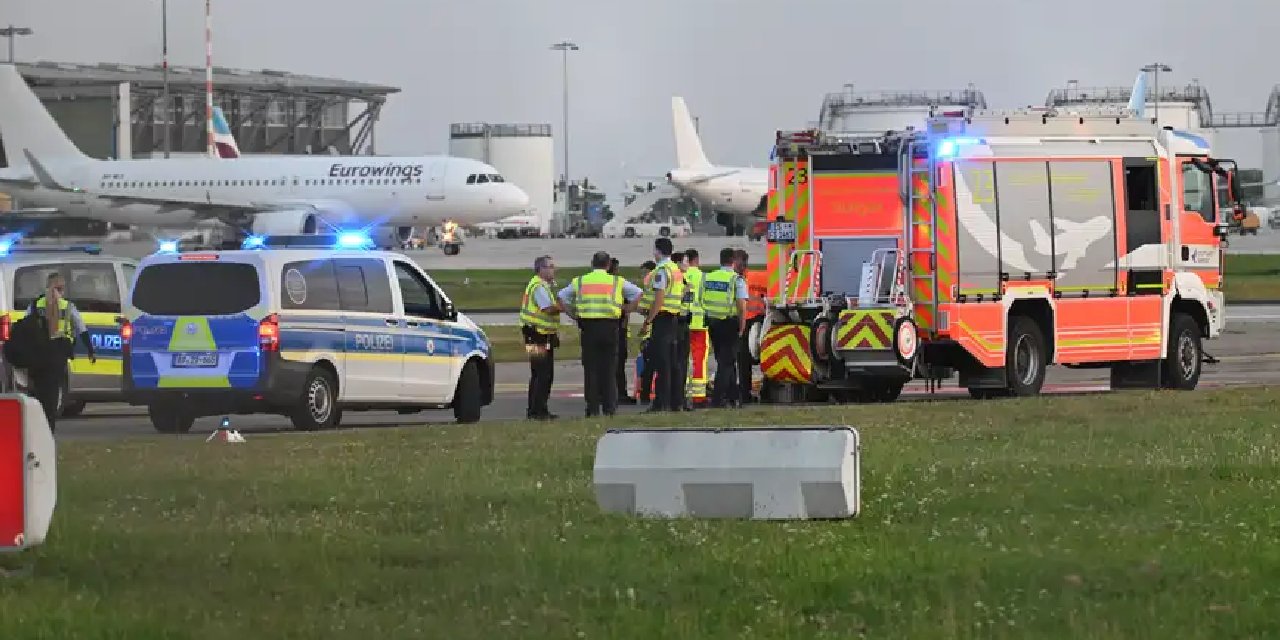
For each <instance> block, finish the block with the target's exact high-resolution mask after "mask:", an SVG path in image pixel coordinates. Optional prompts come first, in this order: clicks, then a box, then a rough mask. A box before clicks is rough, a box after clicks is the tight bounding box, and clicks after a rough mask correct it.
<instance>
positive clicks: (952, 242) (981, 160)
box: [751, 109, 1241, 402]
mask: <svg viewBox="0 0 1280 640" xmlns="http://www.w3.org/2000/svg"><path fill="white" fill-rule="evenodd" d="M774 154H775V158H776V160H775V162H774V164H773V166H772V167H771V168H770V170H771V171H770V173H771V176H770V190H769V195H768V199H769V219H770V220H769V226H768V229H767V230H766V239H767V241H768V243H769V245H768V246H769V249H768V279H769V280H768V301H769V304H768V312H767V313H766V314H765V319H764V321H763V324H762V326H761V328H760V329H759V331H758V332H755V334H754V335H756V336H758V337H757V338H755V340H756V343H755V344H753V345H751V346H752V351H753V352H754V353H755V355H756V356H757V359H758V361H759V363H760V369H761V373H762V375H763V377H764V384H763V388H762V398H763V399H764V400H766V401H770V402H798V401H814V400H825V399H835V400H838V401H857V402H891V401H893V400H895V399H897V398H898V396H899V394H900V393H901V391H902V388H903V386H904V385H905V384H906V383H908V382H910V381H912V380H926V381H929V383H930V387H931V388H932V387H933V385H934V384H936V383H938V382H940V381H941V380H943V379H949V378H954V377H957V376H958V378H959V380H958V383H959V385H960V386H963V387H966V388H967V389H968V391H969V393H970V395H972V396H973V397H975V398H984V399H985V398H994V397H1002V396H1031V395H1036V394H1038V393H1039V392H1040V390H1041V388H1042V385H1043V384H1044V379H1045V371H1046V367H1047V366H1048V365H1050V364H1057V365H1062V366H1066V367H1077V368H1106V369H1110V374H1111V385H1112V388H1173V389H1193V388H1195V387H1196V385H1197V382H1198V380H1199V377H1200V373H1201V368H1202V365H1203V362H1204V360H1205V356H1204V352H1203V349H1202V340H1205V339H1212V338H1216V337H1218V336H1219V335H1220V334H1221V333H1222V330H1223V324H1224V319H1225V314H1224V306H1225V301H1224V298H1223V294H1222V281H1223V272H1222V268H1223V248H1224V247H1225V246H1226V240H1225V239H1226V236H1227V234H1228V232H1229V222H1228V220H1229V218H1230V217H1231V212H1230V211H1228V210H1225V209H1227V208H1228V207H1234V208H1236V209H1237V210H1238V209H1239V207H1240V206H1241V205H1240V204H1239V202H1240V197H1239V183H1238V181H1237V180H1236V172H1237V169H1236V166H1235V163H1234V162H1233V161H1231V160H1224V159H1215V158H1213V157H1212V156H1211V154H1210V149H1209V144H1208V143H1207V141H1205V140H1204V139H1203V138H1201V137H1200V136H1197V135H1195V134H1193V133H1188V132H1185V131H1179V130H1174V129H1173V128H1171V127H1163V128H1162V127H1160V126H1158V125H1156V124H1154V123H1153V122H1152V121H1151V120H1149V119H1140V118H1136V117H1133V116H1132V113H1131V112H1129V111H1127V110H1116V111H1102V110H1098V109H1095V110H1092V111H1084V110H1079V111H1074V110H1073V111H1069V112H1068V111H1063V110H1056V111H1055V110H1034V111H1031V110H1029V111H1009V112H1002V111H976V112H973V113H972V114H969V115H955V114H944V115H933V116H930V117H929V118H928V119H927V121H926V123H925V127H924V129H923V130H915V129H908V130H906V131H901V132H889V133H886V134H885V135H882V136H876V137H846V136H840V135H834V134H830V133H825V132H821V131H817V130H809V131H796V132H778V135H777V140H776V146H775V149H774ZM1219 184H1222V185H1225V186H1226V189H1224V191H1225V192H1226V193H1228V194H1229V195H1228V196H1227V198H1226V200H1228V202H1224V203H1219V201H1218V197H1217V191H1216V189H1217V186H1218V185H1219Z"/></svg>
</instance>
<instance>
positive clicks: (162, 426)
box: [147, 404, 196, 433]
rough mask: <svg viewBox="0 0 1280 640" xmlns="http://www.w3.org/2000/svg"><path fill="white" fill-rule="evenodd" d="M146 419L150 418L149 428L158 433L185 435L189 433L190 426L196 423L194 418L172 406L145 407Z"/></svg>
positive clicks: (176, 406) (178, 407)
mask: <svg viewBox="0 0 1280 640" xmlns="http://www.w3.org/2000/svg"><path fill="white" fill-rule="evenodd" d="M147 417H149V418H151V426H152V427H155V430H156V431H159V432H160V433H186V432H188V431H191V425H193V424H195V421H196V418H195V416H193V415H189V414H187V413H184V412H183V411H182V408H181V407H180V406H178V405H172V404H151V405H147Z"/></svg>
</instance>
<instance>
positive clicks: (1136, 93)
mask: <svg viewBox="0 0 1280 640" xmlns="http://www.w3.org/2000/svg"><path fill="white" fill-rule="evenodd" d="M1146 106H1147V72H1145V71H1139V72H1138V78H1137V79H1136V80H1134V81H1133V91H1132V92H1130V94H1129V108H1130V109H1132V110H1133V113H1134V115H1136V116H1138V117H1139V118H1141V117H1142V112H1143V111H1145V110H1146Z"/></svg>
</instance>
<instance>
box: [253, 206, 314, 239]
mask: <svg viewBox="0 0 1280 640" xmlns="http://www.w3.org/2000/svg"><path fill="white" fill-rule="evenodd" d="M316 227H317V225H316V214H315V212H314V211H310V210H307V209H302V210H296V211H295V210H281V211H263V212H262V213H259V214H257V215H255V216H254V217H253V225H252V232H253V234H254V235H257V236H272V235H299V234H312V233H316V231H317V229H316Z"/></svg>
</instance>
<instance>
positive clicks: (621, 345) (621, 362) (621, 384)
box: [607, 258, 636, 404]
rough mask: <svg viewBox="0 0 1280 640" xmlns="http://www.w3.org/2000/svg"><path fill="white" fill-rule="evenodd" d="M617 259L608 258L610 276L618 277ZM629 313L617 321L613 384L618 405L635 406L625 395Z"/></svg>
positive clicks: (627, 394) (634, 401) (628, 395)
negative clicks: (616, 355) (616, 351)
mask: <svg viewBox="0 0 1280 640" xmlns="http://www.w3.org/2000/svg"><path fill="white" fill-rule="evenodd" d="M618 266H619V263H618V259H617V258H609V268H608V269H607V272H608V273H609V275H611V276H616V275H618ZM630 317H631V314H630V313H623V314H622V319H621V320H619V321H618V363H617V365H616V369H615V372H614V376H613V377H614V383H615V384H616V385H617V387H618V404H635V403H636V399H635V398H633V397H631V394H629V393H627V340H628V339H629V338H630V337H631V336H630V331H629V330H628V329H629V327H628V326H627V325H628V324H630V322H629V319H630Z"/></svg>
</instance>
